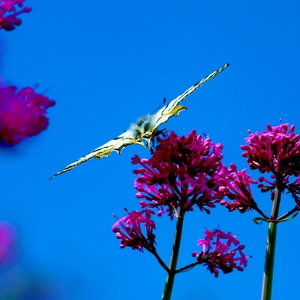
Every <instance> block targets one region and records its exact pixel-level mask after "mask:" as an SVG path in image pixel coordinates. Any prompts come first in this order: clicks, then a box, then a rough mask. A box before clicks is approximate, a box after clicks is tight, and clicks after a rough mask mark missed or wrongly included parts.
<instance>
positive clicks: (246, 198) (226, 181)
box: [217, 164, 257, 213]
mask: <svg viewBox="0 0 300 300" xmlns="http://www.w3.org/2000/svg"><path fill="white" fill-rule="evenodd" d="M220 183H221V186H220V188H219V191H220V192H222V193H223V195H224V197H225V196H227V197H228V199H229V201H228V200H225V199H223V200H221V201H219V200H218V201H217V202H219V203H220V204H221V205H224V206H225V207H226V208H228V210H229V211H234V210H238V211H240V212H241V213H244V212H246V211H248V210H251V209H257V204H256V202H255V200H254V198H253V196H252V192H251V188H250V184H256V183H257V181H256V180H253V179H251V178H250V176H249V175H248V174H246V170H245V169H244V170H242V171H238V170H237V167H236V165H234V164H230V168H229V169H227V168H225V167H224V169H223V174H222V178H221V179H220Z"/></svg>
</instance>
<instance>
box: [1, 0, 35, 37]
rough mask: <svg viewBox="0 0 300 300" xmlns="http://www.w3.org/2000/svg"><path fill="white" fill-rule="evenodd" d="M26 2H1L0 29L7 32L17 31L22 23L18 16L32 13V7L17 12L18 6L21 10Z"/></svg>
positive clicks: (21, 0) (16, 0)
mask: <svg viewBox="0 0 300 300" xmlns="http://www.w3.org/2000/svg"><path fill="white" fill-rule="evenodd" d="M24 1H25V0H0V29H2V28H3V29H4V30H7V31H10V30H13V29H15V27H16V26H19V25H20V24H21V23H22V21H21V20H20V19H18V18H17V17H18V15H20V14H22V13H28V12H30V11H31V8H30V7H24V8H22V9H21V10H19V11H17V9H16V6H18V7H19V8H21V7H22V6H23V2H24Z"/></svg>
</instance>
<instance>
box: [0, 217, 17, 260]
mask: <svg viewBox="0 0 300 300" xmlns="http://www.w3.org/2000/svg"><path fill="white" fill-rule="evenodd" d="M15 238H16V237H15V230H14V228H13V227H12V226H11V225H10V224H8V223H5V222H2V221H0V264H3V263H6V262H8V261H10V260H11V258H12V257H13V256H14V253H13V250H12V246H13V244H14V242H15Z"/></svg>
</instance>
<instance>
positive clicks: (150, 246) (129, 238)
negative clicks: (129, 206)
mask: <svg viewBox="0 0 300 300" xmlns="http://www.w3.org/2000/svg"><path fill="white" fill-rule="evenodd" d="M152 214H154V212H153V211H151V210H149V209H144V210H142V211H140V212H138V211H132V212H128V216H126V217H123V218H121V219H119V220H118V221H117V222H116V223H115V224H114V225H113V227H112V229H113V232H115V233H116V237H117V238H118V239H121V245H120V248H125V247H131V248H132V249H134V250H135V249H138V250H139V251H141V252H142V251H143V248H146V249H147V250H149V251H150V252H152V251H154V250H155V247H154V244H155V234H154V233H153V231H154V229H155V228H156V227H155V223H154V221H153V220H151V215H152ZM144 231H145V234H146V236H145V235H144Z"/></svg>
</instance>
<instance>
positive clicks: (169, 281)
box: [161, 214, 183, 300]
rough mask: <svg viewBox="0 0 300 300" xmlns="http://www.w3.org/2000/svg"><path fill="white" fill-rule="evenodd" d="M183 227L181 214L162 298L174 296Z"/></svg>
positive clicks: (167, 298) (163, 299) (168, 299)
mask: <svg viewBox="0 0 300 300" xmlns="http://www.w3.org/2000/svg"><path fill="white" fill-rule="evenodd" d="M182 228H183V216H181V214H179V217H178V219H177V223H176V231H175V236H174V242H173V250H172V255H171V260H170V267H169V272H168V276H167V278H166V282H165V288H164V292H163V295H162V298H161V299H162V300H170V299H171V296H172V290H173V284H174V280H175V270H176V266H177V261H178V255H179V248H180V241H181V235H182Z"/></svg>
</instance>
